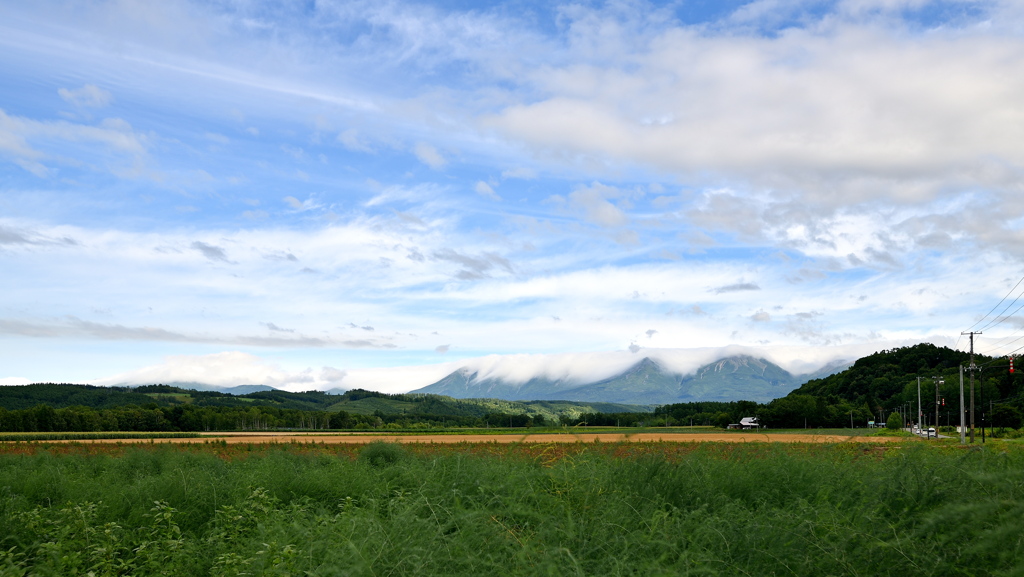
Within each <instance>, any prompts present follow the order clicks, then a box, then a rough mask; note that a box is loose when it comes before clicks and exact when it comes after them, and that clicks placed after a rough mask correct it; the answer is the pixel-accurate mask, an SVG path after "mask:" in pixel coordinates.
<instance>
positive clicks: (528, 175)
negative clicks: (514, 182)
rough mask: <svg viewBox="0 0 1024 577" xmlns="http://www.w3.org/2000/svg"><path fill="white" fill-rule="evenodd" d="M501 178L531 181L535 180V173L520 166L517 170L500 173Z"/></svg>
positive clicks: (533, 170) (531, 169)
mask: <svg viewBox="0 0 1024 577" xmlns="http://www.w3.org/2000/svg"><path fill="white" fill-rule="evenodd" d="M501 177H502V178H521V179H523V180H533V179H534V178H537V171H536V170H535V169H533V168H529V167H525V166H521V167H517V168H510V169H508V170H504V171H502V172H501Z"/></svg>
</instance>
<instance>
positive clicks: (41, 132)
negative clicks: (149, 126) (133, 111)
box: [0, 110, 147, 177]
mask: <svg viewBox="0 0 1024 577" xmlns="http://www.w3.org/2000/svg"><path fill="white" fill-rule="evenodd" d="M146 141H147V138H146V137H145V136H144V135H141V134H139V133H137V132H135V130H134V129H133V128H132V126H131V125H130V124H129V123H128V122H126V121H124V120H122V119H119V118H107V119H104V120H103V121H101V122H100V123H99V125H98V126H90V125H86V124H77V123H73V122H67V121H63V120H60V121H38V120H32V119H29V118H25V117H21V116H10V115H8V114H6V113H5V112H4V111H3V110H0V154H3V155H4V156H8V157H11V158H12V160H13V161H14V162H15V163H16V164H18V165H19V166H21V167H22V168H24V169H26V170H28V171H29V172H32V173H33V174H35V175H36V176H39V177H45V176H48V175H49V173H50V169H49V167H48V166H46V165H45V164H44V162H46V163H48V164H69V163H70V164H79V163H78V161H69V160H68V159H67V158H66V157H65V156H66V153H63V152H62V153H57V152H55V151H53V149H54V148H55V147H56V146H55V144H54V143H61V144H68V145H78V146H80V147H81V148H80V151H81V152H84V151H86V150H91V149H93V148H94V147H96V146H97V145H99V146H100V147H103V148H106V149H107V150H109V151H110V152H111V153H113V154H114V158H115V159H118V160H120V162H121V165H120V166H118V165H114V166H112V167H111V168H110V170H111V172H114V173H115V174H118V175H124V176H130V177H137V176H141V175H143V174H146V173H145V172H144V171H140V168H139V165H140V164H142V163H143V162H144V159H145V156H146V153H147V149H146ZM118 156H120V158H118ZM125 167H129V168H127V169H126V168H125Z"/></svg>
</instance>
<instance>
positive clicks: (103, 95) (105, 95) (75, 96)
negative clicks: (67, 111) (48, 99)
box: [57, 84, 114, 108]
mask: <svg viewBox="0 0 1024 577" xmlns="http://www.w3.org/2000/svg"><path fill="white" fill-rule="evenodd" d="M57 94H59V95H60V97H61V98H63V99H64V101H65V102H69V103H71V104H74V105H75V106H84V107H88V108H103V107H104V106H109V105H110V103H111V102H112V101H113V100H114V96H113V95H112V94H111V93H109V92H107V91H106V90H103V89H102V88H100V87H98V86H96V85H94V84H86V85H85V86H83V87H81V88H76V89H74V90H68V89H67V88H60V89H58V90H57Z"/></svg>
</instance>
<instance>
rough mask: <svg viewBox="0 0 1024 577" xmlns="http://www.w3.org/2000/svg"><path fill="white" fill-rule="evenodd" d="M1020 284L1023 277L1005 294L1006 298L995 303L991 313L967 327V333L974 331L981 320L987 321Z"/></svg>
mask: <svg viewBox="0 0 1024 577" xmlns="http://www.w3.org/2000/svg"><path fill="white" fill-rule="evenodd" d="M1022 282H1024V277H1021V278H1020V280H1019V281H1017V284H1015V285H1013V288H1012V289H1010V292H1008V293H1006V296H1004V297H1003V298H1001V299H999V302H997V303H996V306H994V307H992V310H991V311H988V312H987V313H985V316H983V317H981V318H980V319H978V322H976V323H974V324H973V325H971V326H970V327H968V329H967V331H970V330H972V329H974V327H976V326H978V325H979V324H981V322H982V321H983V320H985V319H987V318H988V315H990V314H992V311H994V310H996V309H997V308H999V305H1001V304H1003V301H1005V300H1006V299H1007V298H1009V297H1010V295H1012V294H1013V291H1015V290H1017V287H1019V286H1020V283H1022ZM1017 298H1020V296H1018V297H1017ZM1013 302H1017V299H1014V301H1013ZM1012 304H1013V303H1010V305H1012ZM1010 305H1006V308H1010ZM975 332H980V331H975Z"/></svg>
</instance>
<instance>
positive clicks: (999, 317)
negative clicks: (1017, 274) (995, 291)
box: [979, 279, 1024, 330]
mask: <svg viewBox="0 0 1024 577" xmlns="http://www.w3.org/2000/svg"><path fill="white" fill-rule="evenodd" d="M1021 280H1024V279H1021ZM1018 284H1019V283H1018ZM1022 296H1024V292H1021V294H1019V295H1017V298H1015V299H1013V300H1012V301H1010V304H1008V305H1006V308H1004V309H1003V311H1002V312H1000V313H999V314H998V315H996V317H995V318H994V319H992V320H991V321H989V323H988V324H987V325H985V326H983V327H981V329H979V330H985V329H987V328H989V327H991V326H994V325H998V324H1000V323H1002V322H1003V321H1005V320H1006V319H1008V318H1010V317H1012V316H1013V315H1015V314H1017V311H1019V310H1020V309H1021V308H1022V307H1024V304H1021V306H1019V307H1017V308H1016V309H1014V311H1013V312H1012V313H1010V314H1009V315H1004V314H1003V313H1005V312H1006V310H1007V309H1009V308H1010V307H1012V306H1013V303H1015V302H1017V301H1018V300H1020V297H1022ZM1004 300H1005V297H1004ZM996 306H998V305H996Z"/></svg>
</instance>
